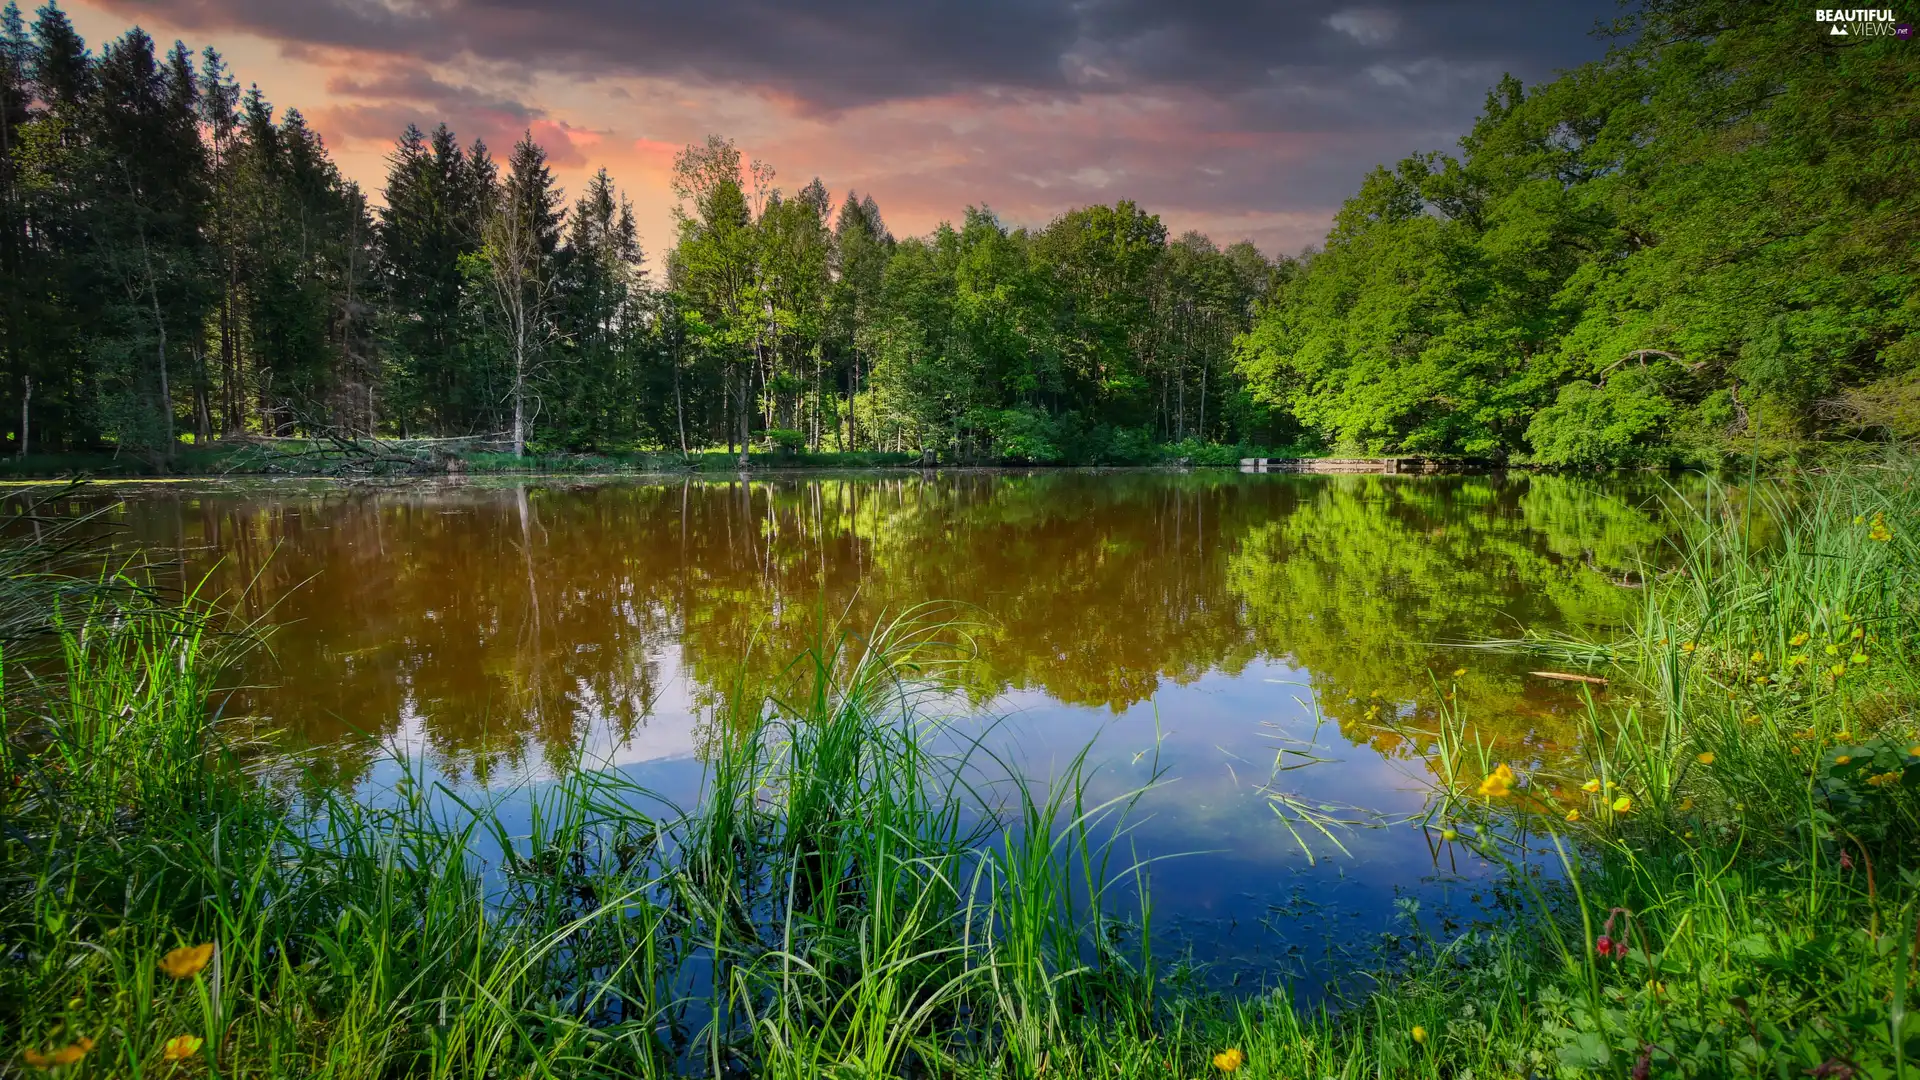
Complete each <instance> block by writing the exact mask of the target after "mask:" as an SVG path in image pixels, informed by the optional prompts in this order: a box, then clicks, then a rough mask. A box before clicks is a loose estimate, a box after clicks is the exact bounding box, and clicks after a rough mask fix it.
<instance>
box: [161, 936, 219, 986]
mask: <svg viewBox="0 0 1920 1080" xmlns="http://www.w3.org/2000/svg"><path fill="white" fill-rule="evenodd" d="M211 959H213V942H211V941H209V942H207V943H206V944H204V945H182V946H180V947H179V948H177V949H175V950H173V951H172V952H170V953H168V954H167V955H165V956H163V957H161V958H160V970H161V971H164V972H166V973H167V974H168V975H171V976H173V977H174V978H176V979H191V978H193V977H194V976H195V975H198V974H200V969H201V968H204V967H206V966H207V961H209V960H211Z"/></svg>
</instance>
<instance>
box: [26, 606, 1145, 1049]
mask: <svg viewBox="0 0 1920 1080" xmlns="http://www.w3.org/2000/svg"><path fill="white" fill-rule="evenodd" d="M947 637H948V636H947V635H945V634H944V633H943V627H942V625H941V624H938V623H936V622H932V621H930V620H929V618H928V617H927V616H926V613H924V612H922V613H915V614H913V615H912V616H910V617H903V618H901V619H897V620H895V621H893V622H891V623H889V624H887V625H885V626H883V627H881V628H879V629H878V630H877V631H876V632H875V633H873V634H871V635H867V636H866V637H864V638H855V637H852V636H842V637H839V638H837V639H836V640H835V644H834V645H833V646H831V647H828V648H823V649H820V650H817V651H816V652H814V653H811V654H809V655H808V656H807V657H805V658H803V660H802V666H801V670H800V671H798V672H797V673H796V674H797V675H799V676H800V677H799V678H797V679H794V680H790V681H789V683H788V685H798V686H801V687H802V688H803V690H802V691H801V692H800V693H799V694H797V695H795V696H793V697H791V698H774V697H742V698H740V700H749V701H751V702H753V704H751V705H749V706H747V707H746V708H744V709H740V710H736V712H735V713H734V714H732V715H723V716H722V717H720V718H719V721H720V722H719V723H717V725H716V726H715V728H714V729H713V730H712V731H711V732H710V733H709V734H710V739H709V742H710V746H709V759H710V762H711V764H710V768H709V770H708V774H707V779H706V788H705V791H704V792H703V794H702V797H701V799H700V801H699V804H698V805H697V806H694V807H690V808H677V807H674V806H672V805H671V804H669V803H667V802H666V801H665V800H664V799H662V798H660V797H658V796H656V795H654V794H652V793H650V792H647V791H644V790H641V789H639V788H637V787H635V786H634V785H633V784H632V783H631V782H630V781H629V780H627V779H626V778H624V777H622V776H620V775H619V774H617V773H605V772H595V771H591V770H585V769H581V770H576V771H572V772H569V773H567V774H566V775H563V776H562V777H560V778H559V779H558V780H556V781H555V782H554V783H552V784H551V785H548V786H545V787H543V788H540V789H539V790H537V791H535V792H533V793H532V794H531V796H530V798H531V803H530V811H529V813H530V819H529V820H530V823H531V824H530V828H526V829H521V828H517V827H510V826H509V825H508V824H507V816H508V813H509V808H508V805H507V804H506V803H505V802H502V801H500V800H499V799H497V798H496V799H492V800H477V799H475V798H474V797H472V796H471V795H470V794H466V793H460V792H453V791H448V790H446V789H444V788H438V787H436V786H434V785H430V784H429V783H427V782H426V778H425V776H424V775H423V774H419V773H415V774H413V775H412V777H411V779H410V780H409V781H408V782H405V783H402V784H401V785H399V787H398V791H399V798H398V800H397V802H395V803H393V804H391V805H386V804H382V805H377V806H376V805H368V804H366V803H363V802H356V801H354V800H352V799H351V798H341V797H335V796H330V795H324V794H323V795H315V796H295V795H293V794H292V792H293V791H294V790H295V788H294V787H293V786H292V785H290V784H284V783H281V782H279V774H282V773H285V772H287V771H288V770H292V769H296V768H297V767H298V762H297V761H289V760H285V759H282V758H278V757H276V756H274V755H273V754H272V753H271V752H270V751H268V750H267V749H266V748H265V747H264V746H261V745H257V744H239V745H236V744H235V743H232V742H229V741H228V734H227V732H228V730H229V729H228V728H227V726H226V725H225V724H223V722H222V720H221V718H220V716H219V714H218V711H217V709H210V708H209V702H210V701H215V700H217V697H216V696H215V695H213V694H212V693H211V691H212V689H213V686H214V685H215V683H214V681H213V673H214V671H215V670H216V669H215V668H214V666H213V665H212V663H211V661H212V660H213V658H212V657H210V656H209V654H208V652H207V648H206V646H207V642H206V638H205V637H204V636H203V634H202V632H201V630H200V629H198V627H197V625H196V624H194V623H192V622H185V623H179V624H174V623H168V622H164V621H160V620H146V621H135V622H119V623H116V622H112V621H103V620H101V619H95V618H88V619H82V620H80V621H79V622H78V623H77V624H75V625H70V626H69V627H67V628H66V629H65V631H64V632H63V635H62V639H61V640H62V643H63V646H64V651H63V661H64V676H65V677H64V678H63V679H62V680H60V682H59V687H60V690H61V692H59V693H48V694H43V695H40V696H39V697H37V698H35V699H33V700H34V702H35V706H34V708H33V709H32V711H30V712H28V713H26V714H22V713H21V712H19V706H18V705H15V706H12V707H11V708H10V709H9V711H8V712H7V713H6V714H5V716H4V718H0V722H4V723H5V725H6V730H7V731H8V732H9V733H10V735H11V738H10V739H9V741H8V743H7V746H8V749H7V757H6V759H5V766H6V774H7V776H8V778H9V785H8V789H7V794H6V796H5V799H6V802H5V807H4V809H5V816H6V822H7V825H8V829H7V832H6V835H5V839H4V841H0V842H4V845H5V860H4V861H5V865H6V867H7V870H6V871H5V876H4V878H0V926H4V928H5V934H6V940H7V941H8V942H9V943H10V955H9V959H8V963H7V964H6V966H5V968H4V973H3V974H0V1007H3V1008H4V1010H5V1014H4V1020H5V1023H6V1027H7V1030H8V1031H10V1032H17V1033H18V1035H17V1036H16V1040H17V1045H15V1046H13V1047H9V1051H10V1052H12V1053H15V1054H18V1055H19V1056H18V1057H16V1058H15V1059H14V1060H15V1061H16V1062H21V1061H27V1060H29V1058H28V1053H29V1052H31V1053H32V1054H36V1055H47V1054H53V1053H56V1052H58V1051H59V1050H61V1049H62V1048H69V1047H78V1046H86V1045H88V1044H87V1043H84V1042H82V1040H91V1049H90V1050H89V1051H88V1052H87V1054H86V1056H85V1057H84V1058H83V1059H82V1060H81V1061H80V1062H78V1063H76V1064H73V1065H70V1066H67V1068H70V1069H72V1070H73V1071H74V1072H75V1073H76V1074H77V1075H101V1076H106V1075H113V1076H120V1075H126V1076H145V1075H154V1074H170V1073H171V1071H172V1070H174V1069H176V1068H179V1067H184V1066H180V1065H178V1063H176V1062H169V1061H168V1060H167V1059H166V1046H167V1041H168V1040H169V1039H173V1038H175V1037H176V1036H192V1037H194V1038H199V1039H201V1040H203V1044H202V1046H201V1047H200V1048H199V1050H198V1051H197V1052H196V1053H195V1054H194V1056H193V1057H192V1058H191V1059H189V1060H190V1061H191V1062H193V1063H194V1067H204V1068H206V1069H209V1070H211V1071H213V1072H216V1073H218V1074H221V1075H262V1076H266V1075H290V1076H291V1075H298V1076H310V1075H319V1076H348V1075H352V1076H373V1075H420V1076H434V1077H465V1076H491V1075H502V1076H521V1075H535V1076H547V1075H551V1076H562V1075H607V1076H663V1075H670V1074H683V1073H693V1074H702V1075H704V1074H713V1075H720V1074H728V1073H732V1072H736V1071H741V1070H748V1071H752V1072H754V1073H755V1074H759V1073H767V1074H773V1075H783V1076H815V1075H823V1074H834V1075H864V1076H885V1075H897V1074H900V1073H902V1072H909V1071H925V1070H947V1069H951V1068H956V1067H961V1066H962V1065H964V1066H966V1067H969V1068H986V1067H991V1068H993V1069H996V1070H997V1069H1011V1070H1013V1071H1015V1072H1018V1073H1021V1074H1024V1075H1037V1074H1038V1073H1039V1072H1041V1071H1043V1070H1044V1062H1045V1061H1046V1060H1047V1057H1048V1055H1049V1053H1050V1052H1051V1050H1052V1048H1053V1047H1054V1046H1055V1045H1057V1044H1058V1042H1059V1041H1060V1040H1061V1039H1063V1038H1064V1037H1065V1032H1066V1031H1067V1030H1069V1027H1070V1025H1073V1024H1077V1023H1085V1022H1089V1021H1091V1020H1092V1019H1094V1018H1111V1017H1116V1016H1131V1015H1134V1014H1135V1013H1137V1012H1138V1011H1139V1008H1140V1004H1139V1003H1141V1002H1144V1001H1147V1000H1150V996H1149V995H1148V993H1147V991H1146V990H1145V989H1144V988H1147V987H1150V986H1151V985H1152V982H1153V973H1152V970H1151V967H1150V960H1149V958H1148V957H1147V955H1146V954H1145V953H1144V952H1134V953H1131V954H1126V953H1123V952H1122V951H1121V950H1120V949H1119V948H1117V947H1116V946H1115V944H1114V943H1115V941H1117V940H1119V938H1120V937H1121V936H1122V935H1120V934H1117V933H1114V932H1112V930H1113V928H1114V926H1116V925H1123V924H1124V923H1125V920H1127V915H1126V912H1125V911H1124V910H1122V902H1123V899H1124V896H1132V897H1135V898H1136V899H1138V898H1140V897H1142V896H1143V895H1144V889H1143V888H1141V887H1140V886H1141V884H1142V883H1141V882H1140V881H1139V880H1138V878H1137V876H1132V875H1129V873H1128V867H1126V866H1121V865H1118V863H1117V862H1116V861H1115V853H1116V849H1115V848H1114V846H1113V840H1114V839H1115V837H1116V836H1117V835H1119V831H1118V830H1119V829H1120V828H1121V827H1122V826H1121V816H1122V814H1123V813H1124V811H1125V809H1126V808H1127V805H1128V803H1129V800H1128V799H1125V798H1123V799H1120V800H1117V801H1115V802H1110V803H1105V804H1100V805H1089V804H1088V803H1087V801H1086V798H1085V790H1086V783H1085V777H1086V770H1085V768H1084V763H1083V762H1076V763H1075V764H1074V766H1073V767H1072V768H1071V769H1070V770H1069V771H1068V772H1067V773H1066V775H1064V776H1060V777H1054V778H1050V781H1049V782H1044V783H1043V782H1036V781H1035V780H1033V779H1031V778H1026V777H1023V776H1021V775H1020V774H1018V773H1017V772H1015V771H1012V770H1011V769H1005V768H1002V767H1001V763H998V762H996V761H994V760H993V759H991V758H990V756H988V755H985V754H984V752H983V751H981V750H980V747H979V743H978V741H977V740H976V739H970V738H965V737H961V736H960V735H959V733H955V737H954V738H951V739H948V740H945V742H947V743H949V744H951V745H952V746H953V747H954V748H953V749H952V750H951V751H941V752H936V751H935V750H934V749H933V748H932V747H933V746H934V745H935V739H934V738H933V733H931V732H929V731H928V730H927V727H928V725H929V723H930V721H928V720H927V719H926V718H925V716H924V711H925V710H923V709H921V708H920V707H919V701H918V698H917V689H916V688H917V687H920V686H923V685H925V684H926V680H927V678H928V676H929V673H930V670H931V669H933V668H935V667H937V666H938V665H939V664H940V663H942V662H944V660H943V657H945V656H948V655H952V650H951V648H950V644H949V642H948V640H947ZM489 851H491V852H497V853H498V856H497V858H495V859H493V860H491V861H483V858H482V853H483V852H489ZM1119 882H1126V883H1128V884H1130V885H1131V886H1133V888H1132V889H1130V890H1127V891H1125V892H1124V896H1123V893H1122V892H1116V891H1114V888H1113V887H1114V886H1115V884H1116V883H1119ZM1115 918H1119V919H1121V920H1123V923H1121V924H1116V923H1114V922H1112V920H1113V919H1115ZM1132 921H1134V922H1137V921H1138V919H1137V916H1135V917H1134V919H1133V920H1132ZM201 943H212V944H213V945H214V946H215V948H214V952H213V955H212V958H211V961H210V963H209V964H208V965H207V967H206V969H205V970H203V971H201V972H199V973H198V974H195V975H192V976H190V977H187V978H183V979H179V980H175V979H172V978H169V977H167V976H166V975H164V974H162V973H161V968H160V960H161V958H162V957H163V956H164V955H165V954H166V953H167V952H168V951H170V950H172V949H175V948H178V947H182V946H192V945H196V944H201ZM34 1060H40V1059H39V1058H35V1059H34Z"/></svg>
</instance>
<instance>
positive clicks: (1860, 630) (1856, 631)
mask: <svg viewBox="0 0 1920 1080" xmlns="http://www.w3.org/2000/svg"><path fill="white" fill-rule="evenodd" d="M1847 636H1848V637H1851V638H1852V639H1853V640H1855V641H1859V640H1860V639H1861V638H1863V637H1866V636H1867V628H1866V627H1864V626H1856V627H1854V628H1853V633H1851V634H1849V635H1847Z"/></svg>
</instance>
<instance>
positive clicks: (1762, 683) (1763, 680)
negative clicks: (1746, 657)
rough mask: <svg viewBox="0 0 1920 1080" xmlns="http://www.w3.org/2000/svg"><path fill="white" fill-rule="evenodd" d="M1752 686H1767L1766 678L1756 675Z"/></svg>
mask: <svg viewBox="0 0 1920 1080" xmlns="http://www.w3.org/2000/svg"><path fill="white" fill-rule="evenodd" d="M1753 685H1755V686H1765V685H1767V677H1766V676H1765V675H1756V676H1754V678H1753Z"/></svg>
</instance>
